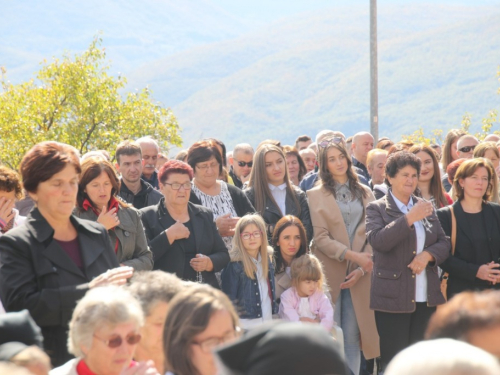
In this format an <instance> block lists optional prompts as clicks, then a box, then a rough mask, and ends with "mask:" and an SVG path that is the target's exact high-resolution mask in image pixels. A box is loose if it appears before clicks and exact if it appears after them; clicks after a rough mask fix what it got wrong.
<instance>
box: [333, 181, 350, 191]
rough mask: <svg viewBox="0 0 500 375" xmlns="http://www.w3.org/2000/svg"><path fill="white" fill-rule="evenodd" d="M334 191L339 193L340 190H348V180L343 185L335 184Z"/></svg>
mask: <svg viewBox="0 0 500 375" xmlns="http://www.w3.org/2000/svg"><path fill="white" fill-rule="evenodd" d="M334 186H335V191H340V190H349V180H347V181H346V182H344V183H343V184H338V183H335V185H334Z"/></svg>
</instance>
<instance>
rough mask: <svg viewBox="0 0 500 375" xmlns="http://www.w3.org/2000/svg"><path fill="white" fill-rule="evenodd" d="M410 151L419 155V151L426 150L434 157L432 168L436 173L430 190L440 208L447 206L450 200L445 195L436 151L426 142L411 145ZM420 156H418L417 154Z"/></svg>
mask: <svg viewBox="0 0 500 375" xmlns="http://www.w3.org/2000/svg"><path fill="white" fill-rule="evenodd" d="M408 152H411V153H412V154H415V155H417V154H418V153H419V152H425V153H426V154H428V155H429V156H430V157H431V159H432V167H433V168H432V169H433V170H434V175H433V176H432V179H431V181H430V186H429V192H430V194H431V195H432V196H433V197H434V199H435V201H436V206H437V207H438V208H440V207H445V206H447V205H448V201H447V200H446V197H445V195H444V189H443V184H442V183H441V172H440V170H439V162H438V160H437V157H436V152H435V151H434V150H433V149H432V148H431V147H430V146H427V145H425V144H421V145H415V146H412V147H410V149H409V150H408ZM417 157H418V156H417Z"/></svg>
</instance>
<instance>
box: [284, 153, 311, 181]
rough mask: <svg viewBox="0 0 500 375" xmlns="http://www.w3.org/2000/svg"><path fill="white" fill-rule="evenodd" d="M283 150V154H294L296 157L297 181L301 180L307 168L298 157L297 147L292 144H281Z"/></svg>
mask: <svg viewBox="0 0 500 375" xmlns="http://www.w3.org/2000/svg"><path fill="white" fill-rule="evenodd" d="M283 152H284V153H285V156H295V157H296V158H297V162H298V163H299V175H298V178H299V182H300V181H301V180H302V177H304V175H305V174H306V173H307V168H306V164H305V163H304V160H302V158H301V157H300V154H299V152H298V151H297V149H296V148H295V147H293V146H283Z"/></svg>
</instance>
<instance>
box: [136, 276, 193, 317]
mask: <svg viewBox="0 0 500 375" xmlns="http://www.w3.org/2000/svg"><path fill="white" fill-rule="evenodd" d="M182 289H184V285H183V283H182V280H181V279H179V278H178V277H177V276H175V275H174V274H172V273H167V272H163V271H159V270H158V271H139V272H134V276H133V277H132V279H131V284H130V286H129V287H128V290H129V291H130V292H131V293H132V295H133V296H134V297H135V298H137V300H138V301H139V303H140V304H141V306H142V310H143V311H144V315H145V316H149V314H151V310H152V309H153V307H154V306H155V305H156V304H157V303H158V302H166V303H169V302H170V300H171V299H172V298H174V297H175V295H176V294H177V293H179V292H180V291H181V290H182Z"/></svg>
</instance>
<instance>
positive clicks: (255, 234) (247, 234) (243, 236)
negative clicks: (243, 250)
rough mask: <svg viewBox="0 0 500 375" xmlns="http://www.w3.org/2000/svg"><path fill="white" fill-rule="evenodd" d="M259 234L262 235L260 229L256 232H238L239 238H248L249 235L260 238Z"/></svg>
mask: <svg viewBox="0 0 500 375" xmlns="http://www.w3.org/2000/svg"><path fill="white" fill-rule="evenodd" d="M261 235H262V232H261V231H260V230H259V231H257V232H253V233H248V232H245V233H241V234H240V236H241V238H243V239H244V240H249V239H250V237H253V238H260V236H261Z"/></svg>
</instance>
